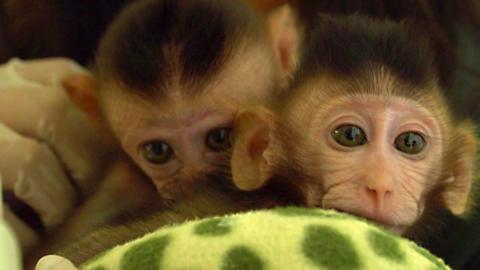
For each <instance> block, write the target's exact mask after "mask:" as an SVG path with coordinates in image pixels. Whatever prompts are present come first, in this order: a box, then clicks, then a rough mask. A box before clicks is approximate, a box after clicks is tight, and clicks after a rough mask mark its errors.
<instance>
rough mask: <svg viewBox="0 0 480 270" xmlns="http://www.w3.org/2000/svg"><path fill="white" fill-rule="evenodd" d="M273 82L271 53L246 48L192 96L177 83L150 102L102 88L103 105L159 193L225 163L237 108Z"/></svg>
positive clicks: (263, 93)
mask: <svg viewBox="0 0 480 270" xmlns="http://www.w3.org/2000/svg"><path fill="white" fill-rule="evenodd" d="M273 81H274V69H273V60H272V59H271V58H270V57H269V54H267V53H265V51H263V49H262V50H250V51H249V52H248V53H242V55H239V56H238V57H234V58H233V59H232V60H231V62H230V63H228V64H226V65H225V69H224V70H223V71H222V72H220V73H219V74H218V75H217V76H215V78H214V79H213V80H212V81H211V82H210V83H208V84H206V85H202V86H203V87H204V88H203V89H200V90H197V93H196V94H191V93H189V91H188V89H185V88H186V87H187V86H186V85H181V84H177V85H171V87H170V88H169V89H168V90H167V91H166V94H165V95H162V96H161V97H159V98H157V99H153V100H147V99H145V98H143V97H139V96H134V95H132V94H130V93H131V92H132V90H130V91H121V90H119V89H115V90H114V91H110V90H108V89H106V90H105V91H103V92H102V96H101V104H102V105H101V106H102V108H103V111H104V113H105V116H106V119H107V121H108V122H109V125H110V126H111V128H112V131H113V133H114V134H115V136H116V137H117V139H118V140H119V142H120V144H121V146H122V147H123V149H124V150H125V152H127V153H128V155H129V156H130V157H131V158H132V159H133V160H134V161H135V162H136V163H137V164H138V165H139V166H140V167H141V168H142V169H143V171H144V172H145V173H146V174H147V175H148V176H150V177H151V178H152V179H153V182H154V183H155V185H156V187H157V189H158V190H159V191H162V190H163V189H164V188H163V187H164V186H166V185H170V184H172V181H174V182H175V181H176V182H178V181H195V179H197V178H202V177H201V176H202V175H205V174H209V173H212V172H213V171H215V170H216V169H217V168H218V167H224V165H225V163H227V164H228V155H229V150H230V146H231V145H230V129H231V126H232V122H233V119H234V117H235V114H236V112H237V110H238V109H239V108H242V107H244V106H249V105H252V104H255V103H256V102H258V101H260V100H263V99H265V98H266V97H267V96H268V95H270V94H271V93H270V91H272V90H274V87H273ZM110 87H118V86H110ZM196 87H200V86H196Z"/></svg>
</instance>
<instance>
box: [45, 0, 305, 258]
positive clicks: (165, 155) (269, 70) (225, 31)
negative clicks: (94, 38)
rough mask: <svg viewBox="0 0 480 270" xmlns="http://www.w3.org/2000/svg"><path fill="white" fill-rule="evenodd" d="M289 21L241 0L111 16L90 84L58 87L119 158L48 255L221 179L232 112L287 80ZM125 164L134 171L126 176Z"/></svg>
mask: <svg viewBox="0 0 480 270" xmlns="http://www.w3.org/2000/svg"><path fill="white" fill-rule="evenodd" d="M292 23H294V22H293V16H292V14H291V13H290V11H289V9H281V10H279V11H276V12H275V13H272V15H271V16H269V17H268V18H266V19H264V18H263V17H262V16H260V15H258V14H256V13H255V12H254V11H253V10H251V9H250V8H249V7H248V6H247V5H245V4H243V3H242V2H241V1H215V0H182V1H177V0H145V1H135V2H134V3H132V4H131V5H130V6H128V7H127V8H126V9H125V10H124V11H123V12H122V13H121V14H119V16H118V17H117V18H116V19H115V21H114V22H113V24H112V25H111V26H110V28H109V29H108V30H107V32H106V34H105V36H104V38H103V40H102V41H101V44H100V47H99V49H98V52H97V58H96V66H95V70H94V75H95V76H94V78H95V81H93V80H94V79H93V77H89V76H80V77H75V78H71V79H70V80H67V81H65V83H64V86H65V88H66V89H67V91H68V93H69V95H70V96H71V97H72V100H73V101H74V102H75V103H76V104H77V105H78V106H79V107H81V108H82V109H83V110H84V111H85V112H86V113H87V114H88V115H89V116H90V118H91V119H92V120H93V121H94V122H95V123H96V126H97V127H99V129H101V130H106V132H104V133H105V134H107V136H111V137H112V139H113V140H115V141H116V142H118V146H119V149H120V148H121V149H122V150H123V152H125V153H126V155H127V156H128V158H122V157H121V156H122V155H121V154H119V160H120V164H119V165H118V166H116V165H114V166H113V173H111V174H110V176H109V177H107V179H106V180H105V181H104V182H103V183H102V185H101V186H99V188H98V190H97V192H96V194H94V195H93V196H92V198H90V199H89V200H87V201H86V202H85V203H84V205H83V206H82V207H81V209H80V210H79V211H78V212H77V213H75V214H74V215H73V217H72V219H71V220H70V221H69V222H68V225H66V226H65V227H64V229H63V230H61V231H62V233H61V236H59V237H56V239H55V240H52V241H51V242H56V244H54V245H53V246H55V247H54V248H53V249H56V248H57V247H60V246H63V244H66V243H68V242H70V241H72V239H75V238H77V237H79V236H82V235H84V234H85V233H87V232H88V231H90V230H92V229H94V228H96V227H98V226H101V225H104V224H109V223H111V221H112V220H115V219H116V218H117V217H118V216H124V215H128V213H129V212H132V211H134V212H138V211H141V212H143V211H144V209H145V208H152V209H158V208H160V209H164V208H165V207H167V208H168V207H170V206H171V205H176V203H177V202H179V203H180V201H181V200H184V199H182V198H185V196H184V195H182V193H183V192H184V191H185V190H188V186H193V185H197V184H199V183H201V182H204V181H207V180H208V179H211V178H222V179H224V176H230V168H229V160H230V152H231V149H230V148H231V145H230V130H231V126H232V124H233V120H234V117H235V115H236V113H237V111H238V110H239V109H241V108H243V107H244V106H247V105H254V104H258V103H263V102H265V101H266V100H268V99H269V98H270V97H271V96H274V95H276V94H277V93H278V92H279V91H282V89H285V87H286V83H287V82H288V80H289V76H290V75H291V71H292V70H293V67H294V65H295V63H294V59H295V54H296V50H297V43H296V40H297V37H296V36H295V35H296V33H297V32H293V31H290V30H291V29H293V27H292ZM270 26H271V27H276V28H275V29H269V27H270ZM130 161H133V163H135V165H137V166H138V167H139V168H140V169H141V171H142V172H138V171H135V169H134V168H131V169H129V168H128V167H129V166H130V167H133V166H131V165H132V164H130V165H129V164H128V163H129V162H130ZM130 163H131V162H130ZM115 171H116V172H117V173H115ZM112 175H113V176H112ZM145 178H146V179H149V180H151V181H150V182H151V184H150V186H151V188H150V190H149V188H148V187H149V185H148V183H145V181H143V180H144V179H145ZM227 178H228V177H227ZM151 191H156V192H157V193H158V194H160V197H159V198H156V197H155V196H152V194H151ZM189 194H191V195H195V194H194V193H189ZM132 201H133V202H132ZM192 207H200V206H192ZM139 209H140V210H139ZM152 209H150V211H153V210H152ZM232 211H233V210H232ZM147 212H148V211H147ZM217 212H218V211H215V210H213V209H212V210H211V211H210V212H209V213H210V214H216V213H217ZM49 250H52V248H49ZM40 253H45V252H40Z"/></svg>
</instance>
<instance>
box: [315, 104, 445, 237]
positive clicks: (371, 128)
mask: <svg viewBox="0 0 480 270" xmlns="http://www.w3.org/2000/svg"><path fill="white" fill-rule="evenodd" d="M316 121H319V122H316ZM308 136H309V138H307V140H312V141H315V142H316V146H315V149H316V150H315V151H314V153H313V152H312V153H311V155H309V156H308V157H309V158H313V159H314V160H312V161H309V163H316V164H317V166H318V167H319V171H320V172H321V176H320V175H319V176H320V177H319V178H321V181H322V186H323V192H322V193H323V194H322V196H321V200H320V201H319V202H318V203H319V205H320V206H321V207H323V208H334V209H337V210H341V211H345V212H349V213H353V214H356V215H359V216H363V217H366V218H368V219H371V220H373V221H375V222H377V223H380V224H383V225H385V226H386V227H388V228H391V229H392V230H393V231H396V232H403V230H404V229H406V228H407V227H409V226H410V225H412V224H413V223H414V222H415V221H416V220H417V219H418V218H419V217H420V216H421V215H422V212H423V208H424V203H425V196H424V194H426V193H428V192H429V191H430V190H431V189H432V187H433V186H434V185H436V184H437V183H436V181H435V179H438V177H439V173H438V170H436V169H437V168H439V167H440V166H441V162H442V154H443V151H444V149H443V138H442V137H443V135H442V132H441V127H440V125H439V122H438V120H437V119H436V118H435V117H434V116H433V115H432V113H431V112H429V111H428V110H427V109H426V108H425V107H423V106H421V105H420V104H419V103H417V102H415V101H412V100H409V99H406V98H401V97H384V96H375V95H357V96H349V97H346V98H342V99H341V100H337V101H333V102H331V103H330V104H329V106H328V108H326V110H325V111H324V112H323V113H322V114H321V115H316V120H315V123H313V124H312V125H311V130H309V131H308ZM315 137H316V140H314V139H315Z"/></svg>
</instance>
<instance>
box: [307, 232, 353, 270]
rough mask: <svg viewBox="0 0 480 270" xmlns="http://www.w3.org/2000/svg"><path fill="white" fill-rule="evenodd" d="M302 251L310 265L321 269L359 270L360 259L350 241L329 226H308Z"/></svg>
mask: <svg viewBox="0 0 480 270" xmlns="http://www.w3.org/2000/svg"><path fill="white" fill-rule="evenodd" d="M302 251H303V253H304V255H305V256H306V257H307V258H308V259H309V260H310V261H311V262H312V263H314V264H315V265H316V266H318V267H319V268H322V269H325V268H326V269H342V270H349V269H352V270H353V269H355V270H358V269H361V262H360V258H359V256H358V254H357V252H356V251H355V249H354V247H353V243H352V241H351V240H350V239H349V238H347V237H346V236H345V235H343V234H341V233H340V232H338V231H337V230H335V229H333V228H331V227H329V226H324V225H310V226H308V227H307V228H306V231H305V236H304V239H303V243H302Z"/></svg>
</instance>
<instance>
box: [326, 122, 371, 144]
mask: <svg viewBox="0 0 480 270" xmlns="http://www.w3.org/2000/svg"><path fill="white" fill-rule="evenodd" d="M332 138H333V139H334V140H335V141H336V142H337V143H338V144H340V145H343V146H346V147H356V146H360V145H363V144H365V143H366V142H367V136H366V135H365V132H364V131H363V130H362V129H361V128H360V127H358V126H355V125H351V124H347V125H341V126H339V127H337V128H336V129H335V130H333V131H332Z"/></svg>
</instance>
